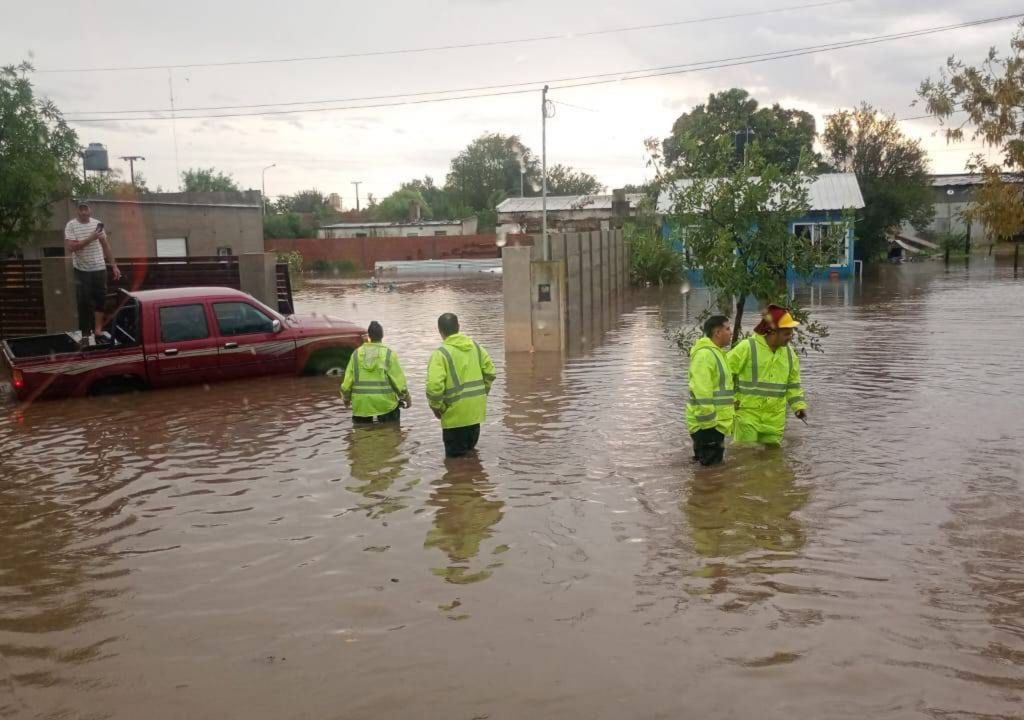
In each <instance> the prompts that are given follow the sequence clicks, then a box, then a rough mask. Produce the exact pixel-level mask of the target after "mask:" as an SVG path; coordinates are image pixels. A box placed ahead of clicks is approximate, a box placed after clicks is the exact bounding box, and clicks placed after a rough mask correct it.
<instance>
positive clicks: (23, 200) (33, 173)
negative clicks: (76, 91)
mask: <svg viewBox="0 0 1024 720" xmlns="http://www.w3.org/2000/svg"><path fill="white" fill-rule="evenodd" d="M31 71H32V66H31V65H30V64H28V63H22V64H20V65H8V66H5V67H3V68H0V252H6V251H10V250H14V249H16V248H18V247H21V246H22V245H24V244H25V243H26V242H27V241H29V240H30V239H31V238H32V236H33V235H34V234H35V233H36V232H37V231H38V230H40V229H42V228H43V227H44V226H45V224H46V222H47V220H48V219H49V213H50V210H49V206H50V204H51V203H52V202H54V201H56V200H60V199H62V198H66V197H67V196H68V195H70V194H72V193H73V192H74V190H75V189H76V187H77V182H78V172H79V167H80V164H79V159H78V157H79V156H78V153H79V143H78V137H77V135H75V132H74V130H72V129H71V128H69V127H68V125H67V123H66V122H65V121H64V117H63V116H62V115H61V113H60V111H59V110H58V109H57V106H56V105H54V104H53V103H52V102H50V101H49V100H45V99H41V98H37V97H36V95H35V91H34V89H33V87H32V82H31V80H29V73H30V72H31Z"/></svg>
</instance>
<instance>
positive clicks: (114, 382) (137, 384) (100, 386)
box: [89, 377, 146, 396]
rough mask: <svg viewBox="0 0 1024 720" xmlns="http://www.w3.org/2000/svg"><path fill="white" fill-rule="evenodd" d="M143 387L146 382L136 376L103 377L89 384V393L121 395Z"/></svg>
mask: <svg viewBox="0 0 1024 720" xmlns="http://www.w3.org/2000/svg"><path fill="white" fill-rule="evenodd" d="M145 389H146V384H145V383H144V382H142V380H140V379H139V378H137V377H116V378H104V379H102V380H97V381H96V382H94V383H93V384H92V385H90V386H89V395H91V396H96V395H123V394H125V393H135V392H141V391H143V390H145Z"/></svg>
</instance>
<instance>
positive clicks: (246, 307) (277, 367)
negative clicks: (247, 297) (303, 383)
mask: <svg viewBox="0 0 1024 720" xmlns="http://www.w3.org/2000/svg"><path fill="white" fill-rule="evenodd" d="M213 315H214V319H215V320H216V323H217V335H218V343H219V344H218V353H219V364H220V372H221V376H222V377H225V378H232V377H255V376H258V375H273V374H277V373H294V372H295V340H294V339H291V337H290V336H286V333H284V332H282V328H281V324H280V321H278V322H276V323H275V318H273V317H272V316H270V315H269V314H268V313H267V312H266V311H265V310H263V309H262V308H260V307H258V306H256V305H255V304H252V303H248V302H245V301H244V300H222V301H216V302H214V303H213ZM289 335H290V334H289Z"/></svg>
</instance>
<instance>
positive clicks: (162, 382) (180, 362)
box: [146, 300, 217, 387]
mask: <svg viewBox="0 0 1024 720" xmlns="http://www.w3.org/2000/svg"><path fill="white" fill-rule="evenodd" d="M154 315H155V319H156V324H157V327H156V343H155V346H154V347H153V348H147V349H146V364H147V366H148V367H149V368H150V372H149V379H150V383H151V384H152V385H153V386H155V387H167V386H169V385H188V384H192V383H202V382H209V381H211V380H214V379H216V377H217V345H216V342H217V340H216V338H215V337H214V335H213V333H212V332H211V331H210V327H211V323H210V317H209V313H208V310H207V307H206V305H205V304H204V303H202V302H195V301H194V300H193V301H191V302H188V301H181V302H177V303H175V302H169V303H162V304H160V305H158V306H157V307H156V308H155V312H154Z"/></svg>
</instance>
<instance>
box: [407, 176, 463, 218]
mask: <svg viewBox="0 0 1024 720" xmlns="http://www.w3.org/2000/svg"><path fill="white" fill-rule="evenodd" d="M401 189H402V190H415V191H417V192H418V193H419V194H420V196H421V197H422V198H423V201H424V202H425V203H426V204H427V206H429V207H430V210H431V212H432V213H433V215H434V217H435V218H437V219H443V220H461V219H462V218H467V217H469V216H471V215H473V212H474V211H473V208H471V207H469V206H468V205H465V204H463V203H462V202H461V201H460V200H459V198H458V196H457V194H455V193H452V192H449V191H448V190H446V189H445V188H440V187H438V186H437V185H435V184H434V179H433V178H432V177H430V176H429V175H427V176H426V177H424V178H423V179H422V180H420V179H419V178H417V179H415V180H410V181H409V182H405V183H402V186H401Z"/></svg>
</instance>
